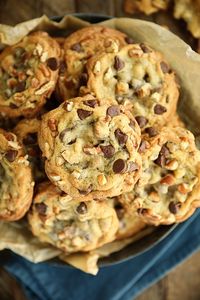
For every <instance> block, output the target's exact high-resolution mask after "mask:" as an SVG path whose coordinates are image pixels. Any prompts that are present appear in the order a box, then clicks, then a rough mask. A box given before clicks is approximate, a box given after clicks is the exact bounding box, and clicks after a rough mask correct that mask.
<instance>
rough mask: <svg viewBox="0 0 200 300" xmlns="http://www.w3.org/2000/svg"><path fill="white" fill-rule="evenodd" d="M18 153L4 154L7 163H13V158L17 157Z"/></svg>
mask: <svg viewBox="0 0 200 300" xmlns="http://www.w3.org/2000/svg"><path fill="white" fill-rule="evenodd" d="M17 154H18V151H17V150H8V151H7V152H6V154H5V158H6V159H7V160H8V161H9V162H13V161H14V160H15V158H16V157H17Z"/></svg>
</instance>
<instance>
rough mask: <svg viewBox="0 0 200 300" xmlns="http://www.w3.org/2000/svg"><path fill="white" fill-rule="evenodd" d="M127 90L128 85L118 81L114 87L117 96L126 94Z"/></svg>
mask: <svg viewBox="0 0 200 300" xmlns="http://www.w3.org/2000/svg"><path fill="white" fill-rule="evenodd" d="M128 90H129V85H128V83H126V82H123V81H120V82H118V83H117V85H116V93H117V94H118V95H120V94H126V93H127V92H128Z"/></svg>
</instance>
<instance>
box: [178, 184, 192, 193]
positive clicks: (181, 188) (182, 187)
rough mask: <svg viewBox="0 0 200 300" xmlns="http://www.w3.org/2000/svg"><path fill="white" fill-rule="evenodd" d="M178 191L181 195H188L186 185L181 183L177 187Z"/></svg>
mask: <svg viewBox="0 0 200 300" xmlns="http://www.w3.org/2000/svg"><path fill="white" fill-rule="evenodd" d="M178 191H179V192H180V193H181V194H184V195H186V194H187V193H189V191H190V190H189V189H188V188H187V184H185V183H181V184H179V185H178Z"/></svg>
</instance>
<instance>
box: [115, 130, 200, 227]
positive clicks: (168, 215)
mask: <svg viewBox="0 0 200 300" xmlns="http://www.w3.org/2000/svg"><path fill="white" fill-rule="evenodd" d="M141 143H143V144H144V146H143V149H142V161H143V172H142V176H141V178H140V179H139V181H138V183H137V184H136V186H135V188H134V190H133V192H132V193H128V194H124V195H122V196H120V197H118V199H119V201H121V202H122V203H123V204H124V205H125V206H126V207H127V208H129V209H131V208H133V210H134V211H135V209H137V212H138V214H139V215H140V217H141V218H142V219H143V220H144V221H146V222H147V223H151V224H154V225H160V224H172V223H175V222H182V221H184V220H185V219H187V218H188V217H189V216H190V215H191V214H192V213H193V212H194V210H195V209H196V207H199V206H200V196H199V190H200V152H199V150H197V148H196V146H195V141H194V136H193V135H192V133H191V132H189V131H188V130H186V129H184V128H181V127H171V128H170V127H168V128H163V129H162V131H161V132H160V133H159V134H158V135H157V136H154V137H151V138H150V137H147V136H146V137H143V141H142V142H141Z"/></svg>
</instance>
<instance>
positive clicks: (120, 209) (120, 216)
mask: <svg viewBox="0 0 200 300" xmlns="http://www.w3.org/2000/svg"><path fill="white" fill-rule="evenodd" d="M114 208H115V211H116V213H117V217H118V219H119V220H121V219H123V218H124V213H125V211H124V208H123V206H122V205H121V203H117V204H115V207H114Z"/></svg>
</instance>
